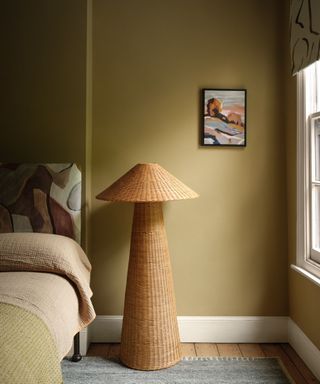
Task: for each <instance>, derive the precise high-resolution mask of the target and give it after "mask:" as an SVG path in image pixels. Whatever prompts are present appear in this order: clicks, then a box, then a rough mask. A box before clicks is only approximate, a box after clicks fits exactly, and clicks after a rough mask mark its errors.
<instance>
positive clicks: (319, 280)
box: [291, 264, 320, 287]
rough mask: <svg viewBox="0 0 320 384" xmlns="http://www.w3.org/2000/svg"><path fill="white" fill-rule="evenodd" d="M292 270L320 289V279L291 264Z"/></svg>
mask: <svg viewBox="0 0 320 384" xmlns="http://www.w3.org/2000/svg"><path fill="white" fill-rule="evenodd" d="M291 268H292V269H293V270H294V271H296V272H298V273H300V275H302V276H304V277H306V278H307V279H308V280H310V281H312V282H313V283H314V284H316V285H317V286H318V287H320V279H319V277H317V276H315V275H313V274H312V273H310V272H308V271H306V270H305V269H304V268H301V267H298V266H297V265H294V264H291Z"/></svg>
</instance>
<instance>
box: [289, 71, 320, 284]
mask: <svg viewBox="0 0 320 384" xmlns="http://www.w3.org/2000/svg"><path fill="white" fill-rule="evenodd" d="M306 71H307V70H304V71H300V72H299V73H298V74H297V128H298V129H297V226H296V232H297V247H296V266H294V265H293V266H292V267H293V269H296V270H297V271H298V272H300V273H303V274H304V275H305V276H307V277H308V278H310V279H311V280H312V281H314V282H316V283H317V284H318V285H320V264H319V263H317V262H316V261H315V260H313V259H312V258H311V236H310V233H311V228H312V223H311V220H312V218H311V210H310V209H311V203H312V195H311V193H312V188H311V183H312V176H311V172H312V147H313V146H312V143H311V140H312V121H313V120H314V119H315V118H316V117H320V111H319V112H315V113H312V112H314V111H315V110H316V107H315V105H316V92H314V93H313V94H307V89H306V81H307V76H308V72H306ZM309 76H310V74H309Z"/></svg>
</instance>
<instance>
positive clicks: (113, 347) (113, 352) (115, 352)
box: [107, 343, 120, 358]
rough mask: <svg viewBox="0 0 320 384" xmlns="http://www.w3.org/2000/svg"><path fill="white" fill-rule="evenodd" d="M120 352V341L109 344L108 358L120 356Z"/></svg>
mask: <svg viewBox="0 0 320 384" xmlns="http://www.w3.org/2000/svg"><path fill="white" fill-rule="evenodd" d="M119 354H120V344H119V343H111V344H109V351H108V355H107V357H108V358H112V357H116V358H118V357H119Z"/></svg>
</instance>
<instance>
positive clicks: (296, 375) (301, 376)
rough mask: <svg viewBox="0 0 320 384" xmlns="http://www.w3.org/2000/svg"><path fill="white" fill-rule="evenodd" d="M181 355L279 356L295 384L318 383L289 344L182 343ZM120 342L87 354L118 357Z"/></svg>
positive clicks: (92, 347)
mask: <svg viewBox="0 0 320 384" xmlns="http://www.w3.org/2000/svg"><path fill="white" fill-rule="evenodd" d="M181 346H182V354H183V356H243V357H279V358H280V359H281V361H282V363H283V365H284V366H285V367H286V369H287V371H288V372H289V374H290V375H291V377H292V378H293V379H294V381H295V382H296V384H310V383H319V381H318V380H317V379H316V378H315V376H314V375H313V374H312V372H311V371H310V370H309V369H308V367H307V366H306V365H305V363H304V362H303V361H302V360H301V358H300V357H299V356H298V355H297V353H296V352H295V351H294V349H292V348H291V346H290V345H289V344H212V343H211V344H204V343H201V344H198V343H196V344H193V343H182V344H181ZM119 350H120V344H102V343H101V344H100V343H99V344H98V343H94V344H91V345H90V347H89V350H88V356H103V357H118V356H119Z"/></svg>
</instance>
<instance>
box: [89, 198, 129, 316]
mask: <svg viewBox="0 0 320 384" xmlns="http://www.w3.org/2000/svg"><path fill="white" fill-rule="evenodd" d="M132 216H133V204H131V203H109V202H103V203H101V205H100V204H99V206H98V207H97V209H95V210H94V211H93V212H92V215H91V225H92V227H93V228H95V231H94V233H92V237H91V245H90V254H91V255H92V257H93V256H94V259H93V258H91V262H92V265H93V269H92V290H93V303H94V305H96V306H95V309H96V312H97V313H98V314H103V315H108V314H114V313H117V314H122V312H123V302H124V293H125V285H126V277H127V268H128V258H129V249H130V237H131V224H132ZM96 303H104V309H103V311H102V310H100V308H99V306H97V304H96ZM106 308H107V310H106Z"/></svg>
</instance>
